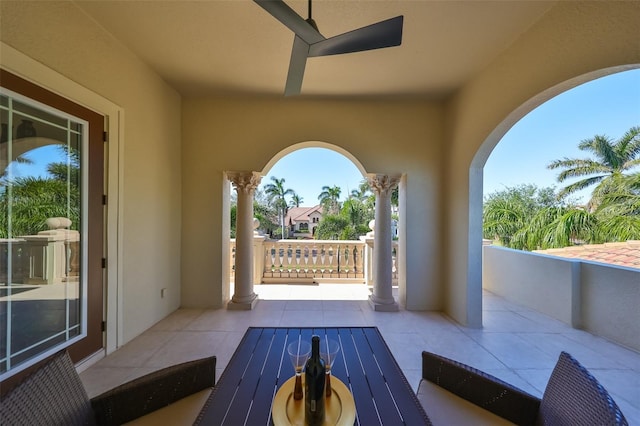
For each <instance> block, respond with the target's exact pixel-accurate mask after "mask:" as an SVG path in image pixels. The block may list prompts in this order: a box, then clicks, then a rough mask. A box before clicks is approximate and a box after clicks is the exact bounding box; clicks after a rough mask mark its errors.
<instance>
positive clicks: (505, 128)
mask: <svg viewBox="0 0 640 426" xmlns="http://www.w3.org/2000/svg"><path fill="white" fill-rule="evenodd" d="M637 68H638V65H633V66H621V67H613V68H608V69H603V70H599V71H596V72H592V73H588V74H585V75H582V76H579V77H576V78H573V79H570V80H567V81H565V82H563V83H561V84H558V85H556V86H554V87H551V88H549V89H547V90H545V91H543V92H541V93H540V94H538V95H536V96H534V97H533V98H530V99H529V100H528V101H526V102H525V103H523V104H522V105H521V106H520V107H518V108H517V109H515V110H514V111H512V112H511V113H510V114H509V115H508V116H507V117H506V118H505V119H504V120H503V121H502V122H501V123H500V124H499V125H498V126H496V128H495V129H494V130H493V132H492V133H491V134H490V135H489V136H488V137H487V138H486V139H485V141H484V142H483V144H482V145H481V147H480V149H478V151H477V152H476V154H475V156H474V158H473V161H472V164H471V167H470V170H469V219H470V222H469V223H470V227H469V259H470V265H469V270H470V274H469V276H470V277H471V278H470V279H469V282H468V286H469V287H468V289H469V294H470V297H469V299H468V306H469V312H470V315H471V316H472V317H474V318H476V319H477V318H480V322H479V324H481V318H482V287H483V286H482V275H483V274H482V270H483V266H482V236H483V235H482V223H483V221H482V212H483V192H484V191H483V188H484V181H483V179H484V176H483V171H484V167H485V165H486V163H487V160H488V159H489V156H490V154H491V153H492V152H493V150H494V148H495V147H496V146H497V145H498V144H499V143H500V142H501V141H502V140H503V137H504V136H505V135H506V134H507V133H508V132H509V131H511V129H514V128H517V126H518V124H519V122H520V121H521V119H523V118H524V117H525V116H527V115H528V114H530V113H533V112H535V111H536V110H537V108H538V107H540V106H541V105H543V104H544V103H545V102H547V101H549V100H552V99H554V98H558V99H559V98H560V96H561V95H562V94H563V93H565V92H567V91H569V90H570V89H573V88H576V87H578V86H580V85H583V84H585V83H588V82H593V81H594V80H597V79H599V78H602V77H605V76H609V75H613V74H617V73H620V72H624V71H629V70H632V69H637ZM633 72H634V73H635V72H637V71H633ZM637 124H638V123H637V121H636V123H629V124H628V125H627V127H626V129H623V130H621V131H619V132H617V133H619V134H609V131H608V129H603V131H602V132H597V133H608V134H609V136H611V137H613V138H618V137H620V136H622V134H623V133H624V132H625V131H626V130H628V129H629V128H630V127H632V126H633V125H637ZM546 125H549V123H545V122H542V123H539V126H546ZM622 127H624V126H622ZM590 136H593V134H592V135H590ZM574 142H575V145H576V147H577V144H578V143H579V142H580V140H575V141H574ZM524 156H525V157H526V153H525V154H524ZM562 156H564V154H558V155H557V156H556V157H557V158H560V157H562ZM585 156H586V155H581V156H580V157H585ZM556 173H557V172H556ZM484 194H485V195H486V192H484ZM472 259H476V260H477V262H476V263H474V262H473V260H472Z"/></svg>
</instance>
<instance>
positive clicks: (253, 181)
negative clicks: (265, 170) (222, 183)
mask: <svg viewBox="0 0 640 426" xmlns="http://www.w3.org/2000/svg"><path fill="white" fill-rule="evenodd" d="M227 177H228V178H229V180H230V181H231V184H232V185H233V187H234V188H235V189H236V191H238V193H243V194H253V192H254V191H255V190H256V188H257V187H258V185H260V181H261V180H262V176H260V173H258V172H227Z"/></svg>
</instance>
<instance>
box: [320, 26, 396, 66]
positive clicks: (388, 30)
mask: <svg viewBox="0 0 640 426" xmlns="http://www.w3.org/2000/svg"><path fill="white" fill-rule="evenodd" d="M403 20H404V17H403V16H396V17H395V18H391V19H387V20H386V21H380V22H378V23H375V24H372V25H369V26H366V27H362V28H358V29H357V30H353V31H349V32H347V33H344V34H340V35H337V36H335V37H331V38H328V39H326V40H322V41H319V42H316V43H312V44H311V47H310V48H309V56H310V57H313V56H327V55H339V54H342V53H352V52H362V51H365V50H373V49H381V48H384V47H392V46H399V45H400V44H401V43H402V22H403Z"/></svg>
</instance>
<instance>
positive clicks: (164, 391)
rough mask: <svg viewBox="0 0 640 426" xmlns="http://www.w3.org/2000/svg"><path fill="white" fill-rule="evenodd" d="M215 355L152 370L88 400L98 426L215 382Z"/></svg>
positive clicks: (121, 420)
mask: <svg viewBox="0 0 640 426" xmlns="http://www.w3.org/2000/svg"><path fill="white" fill-rule="evenodd" d="M215 373H216V357H215V356H212V357H209V358H203V359H199V360H195V361H190V362H185V363H182V364H178V365H174V366H171V367H167V368H164V369H162V370H158V371H155V372H153V373H150V374H147V375H145V376H142V377H140V378H138V379H135V380H132V381H130V382H128V383H125V384H123V385H120V386H118V387H116V388H114V389H111V390H109V391H107V392H105V393H103V394H102V395H99V396H97V397H95V398H92V399H91V405H92V407H93V411H94V412H95V416H96V423H97V424H98V425H120V424H123V423H126V422H129V421H131V420H134V419H137V418H138V417H141V416H144V415H146V414H149V413H151V412H153V411H156V410H158V409H160V408H162V407H165V406H167V405H169V404H171V403H173V402H175V401H178V400H180V399H182V398H184V397H187V396H189V395H192V394H194V393H196V392H199V391H201V390H203V389H206V388H211V387H213V386H214V385H215Z"/></svg>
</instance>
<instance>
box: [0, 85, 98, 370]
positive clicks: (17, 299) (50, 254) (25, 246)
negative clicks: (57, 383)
mask: <svg viewBox="0 0 640 426" xmlns="http://www.w3.org/2000/svg"><path fill="white" fill-rule="evenodd" d="M0 121H1V123H2V142H0V173H1V175H0V374H2V373H5V372H7V371H9V370H11V369H13V368H16V367H17V366H20V364H22V363H25V362H27V361H29V360H31V359H33V358H34V357H37V356H38V355H40V354H42V353H43V352H45V351H48V350H50V349H52V348H54V347H56V346H60V347H61V345H65V346H66V345H67V344H68V343H69V342H70V341H72V340H73V339H74V338H76V337H79V336H81V335H82V334H83V333H84V329H85V328H86V327H85V325H84V323H85V321H86V320H85V319H84V318H82V311H83V310H82V303H83V289H84V288H85V287H83V284H84V283H82V282H81V276H82V275H81V273H80V271H81V265H82V238H81V237H82V235H81V229H82V228H81V226H80V225H81V216H82V199H81V198H82V197H81V193H82V192H81V188H82V180H81V179H82V173H81V168H82V161H81V159H82V150H83V147H84V146H85V145H86V144H85V142H84V141H85V140H86V138H85V136H84V133H86V131H85V129H86V123H84V122H83V121H81V120H77V119H74V118H72V117H69V116H68V115H66V114H64V113H61V112H57V111H55V110H46V111H45V110H44V109H43V108H42V107H40V106H39V104H37V103H35V102H34V103H30V102H29V101H28V100H26V99H20V100H17V99H15V98H14V97H12V96H2V105H1V109H0Z"/></svg>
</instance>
